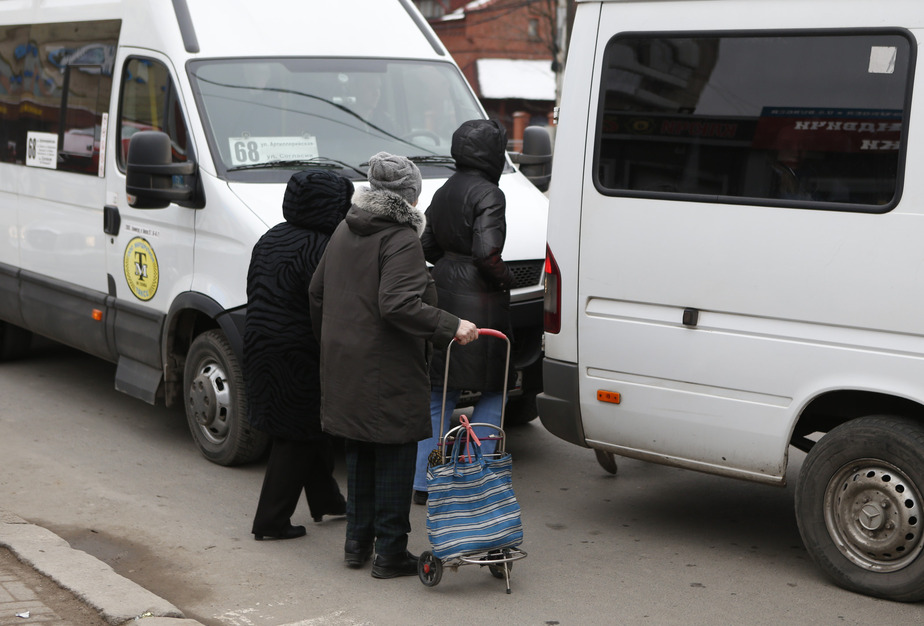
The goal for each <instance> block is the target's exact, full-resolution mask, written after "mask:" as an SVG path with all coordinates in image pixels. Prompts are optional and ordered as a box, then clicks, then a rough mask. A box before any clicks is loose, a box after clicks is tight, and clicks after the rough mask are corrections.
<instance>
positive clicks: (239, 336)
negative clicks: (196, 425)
mask: <svg viewBox="0 0 924 626" xmlns="http://www.w3.org/2000/svg"><path fill="white" fill-rule="evenodd" d="M244 310H245V309H244V307H239V308H237V309H231V310H228V309H225V308H224V307H222V306H221V304H219V303H218V302H217V301H215V300H214V299H212V298H210V297H208V296H206V295H203V294H201V293H197V292H191V291H189V292H185V293H182V294H180V295H179V296H177V298H176V299H175V300H174V301H173V304H172V305H171V306H170V311H169V312H168V313H167V320H166V323H165V324H164V340H163V342H162V346H163V363H164V402H165V404H166V405H167V406H168V407H170V406H177V405H182V404H183V370H184V368H185V367H186V356H187V354H189V347H190V345H192V342H193V340H194V339H195V338H196V337H198V336H199V335H201V334H202V333H204V332H206V331H208V330H213V329H220V330H221V331H222V332H223V333H224V334H225V337H227V338H228V341H229V343H230V344H231V348H232V350H233V351H234V354H235V356H236V357H237V359H238V361H239V362H240V361H241V360H242V356H243V335H244Z"/></svg>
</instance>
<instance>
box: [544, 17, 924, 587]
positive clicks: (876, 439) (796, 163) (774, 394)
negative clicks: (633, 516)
mask: <svg viewBox="0 0 924 626" xmlns="http://www.w3.org/2000/svg"><path fill="white" fill-rule="evenodd" d="M922 37H924V3H922V2H920V0H889V1H885V2H871V1H860V0H748V1H746V2H744V1H741V0H690V1H679V0H678V1H630V0H613V1H609V2H606V1H604V2H601V1H589V0H588V1H581V0H578V7H577V13H576V19H575V22H574V29H573V34H572V37H571V47H570V50H569V56H568V64H567V70H566V74H565V79H564V87H563V96H562V102H561V108H560V112H559V126H558V130H557V135H556V145H555V154H556V160H555V163H554V164H553V168H552V183H551V188H550V208H549V224H548V246H549V247H548V253H547V259H546V307H545V315H546V320H545V323H546V331H547V332H546V335H545V359H544V381H543V383H544V392H543V394H540V396H539V415H540V419H541V420H542V423H543V424H544V425H545V426H546V427H547V428H548V429H549V430H550V431H551V432H553V433H555V434H556V435H558V436H559V437H561V438H562V439H565V440H567V441H570V442H573V443H575V444H577V445H581V446H586V447H590V448H592V449H594V450H595V451H596V452H597V454H598V459H600V461H601V464H602V465H603V466H604V467H605V468H607V469H609V470H610V471H615V463H614V462H613V457H612V455H613V454H617V455H621V456H625V457H631V458H635V459H644V460H647V461H652V462H656V463H663V464H667V465H673V466H677V467H683V468H688V469H694V470H699V471H703V472H708V473H712V474H721V475H724V476H729V477H734V478H741V479H745V480H750V481H756V482H760V483H764V484H768V485H780V486H782V485H784V483H785V480H786V469H787V464H788V461H789V449H790V446H794V447H796V448H798V449H801V450H803V451H805V452H807V454H808V456H807V457H806V459H805V461H804V463H803V465H802V469H801V473H800V475H799V479H798V483H797V485H796V488H795V510H796V517H797V520H798V524H799V528H800V531H801V533H802V537H803V540H804V542H805V545H806V547H807V549H808V551H809V553H810V554H811V555H812V557H813V558H814V559H815V561H817V562H818V564H819V565H820V566H821V567H822V568H823V569H824V570H825V571H826V572H827V573H828V574H829V575H830V576H831V577H832V578H833V579H834V580H835V581H836V582H837V583H838V584H840V585H842V586H844V587H846V588H848V589H852V590H855V591H858V592H862V593H866V594H871V595H875V596H880V597H884V598H890V599H895V600H903V601H914V600H921V599H924V176H922V175H921V169H922V168H924V124H921V123H920V119H918V118H919V117H922V116H924V100H922V98H921V95H922V94H924V85H922V84H920V83H921V81H922V80H924V71H921V68H917V55H918V47H919V44H920V40H921V39H922ZM916 83H918V84H916ZM915 94H916V95H915ZM918 109H919V110H918Z"/></svg>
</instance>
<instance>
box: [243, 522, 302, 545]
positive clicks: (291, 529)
mask: <svg viewBox="0 0 924 626" xmlns="http://www.w3.org/2000/svg"><path fill="white" fill-rule="evenodd" d="M305 533H306V531H305V527H304V526H293V525H292V524H289V525H288V526H287V527H285V528H282V529H280V530H271V531H264V532H257V531H254V532H253V538H254V539H256V540H257V541H263V540H264V539H295V538H296V537H304V536H305Z"/></svg>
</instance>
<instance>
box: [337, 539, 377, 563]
mask: <svg viewBox="0 0 924 626" xmlns="http://www.w3.org/2000/svg"><path fill="white" fill-rule="evenodd" d="M371 556H372V543H363V542H362V541H357V540H355V539H347V540H346V543H344V544H343V560H344V561H346V564H347V567H352V568H353V569H356V568H358V567H362V566H363V563H365V562H366V561H368V560H369V557H371Z"/></svg>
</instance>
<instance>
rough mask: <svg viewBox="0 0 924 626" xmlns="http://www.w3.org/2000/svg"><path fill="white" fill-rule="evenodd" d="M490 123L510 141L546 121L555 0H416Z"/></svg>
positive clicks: (552, 79) (552, 72) (550, 95)
mask: <svg viewBox="0 0 924 626" xmlns="http://www.w3.org/2000/svg"><path fill="white" fill-rule="evenodd" d="M416 4H417V6H418V8H419V9H420V11H421V13H423V15H424V16H425V17H426V18H427V19H428V21H429V22H430V25H431V26H432V27H433V30H434V31H436V34H437V35H438V36H439V37H440V39H441V40H442V42H443V44H444V45H445V46H446V48H447V49H448V50H449V53H450V54H451V55H452V56H453V58H454V59H455V60H456V62H457V63H458V64H459V67H460V68H461V69H462V72H463V73H464V74H465V77H466V79H467V80H468V81H469V82H470V83H471V85H472V87H473V88H474V89H475V93H476V94H477V96H478V98H479V99H480V100H481V103H482V105H483V106H484V108H485V110H486V111H487V113H488V115H489V116H490V117H491V118H492V119H496V120H498V121H499V122H501V123H503V124H504V126H505V127H506V128H507V133H508V136H509V137H510V138H511V139H512V140H513V141H514V142H515V145H514V146H513V147H514V149H518V148H519V145H517V142H518V141H519V139H520V138H521V137H522V128H523V127H525V126H526V125H527V124H536V125H546V124H550V123H551V114H552V109H553V108H554V106H555V99H556V94H555V85H556V82H555V81H556V69H557V66H556V63H557V62H556V61H555V58H556V54H557V52H558V43H557V41H558V37H557V28H556V19H555V17H556V10H557V7H558V5H559V2H558V0H473V1H465V0H416Z"/></svg>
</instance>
